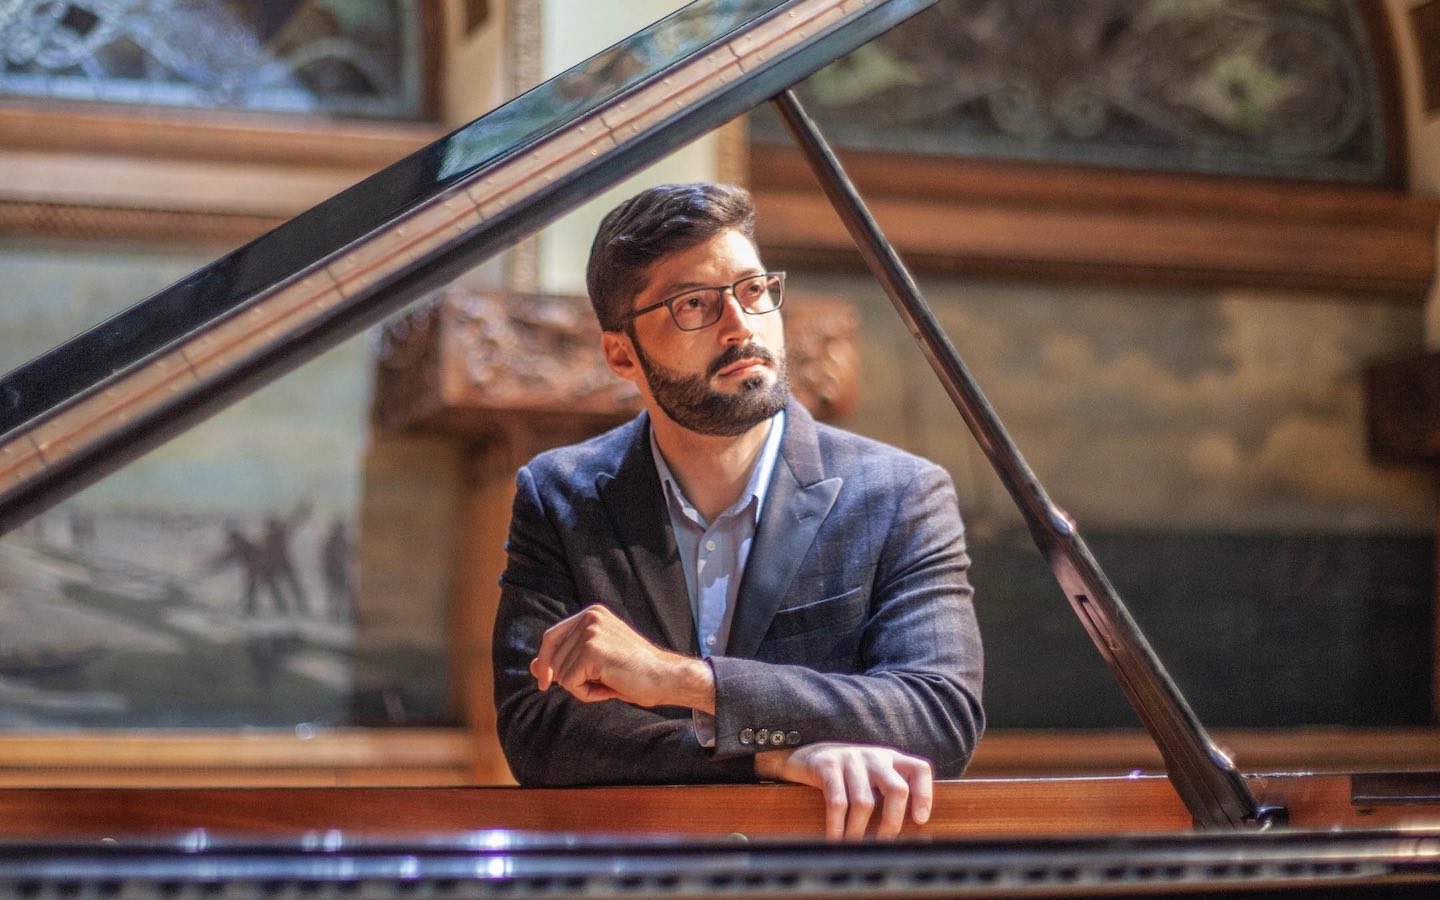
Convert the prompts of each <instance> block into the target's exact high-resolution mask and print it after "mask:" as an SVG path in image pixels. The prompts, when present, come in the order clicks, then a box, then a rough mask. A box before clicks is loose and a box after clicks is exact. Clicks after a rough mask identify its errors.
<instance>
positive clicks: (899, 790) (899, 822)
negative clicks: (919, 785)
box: [875, 766, 910, 840]
mask: <svg viewBox="0 0 1440 900" xmlns="http://www.w3.org/2000/svg"><path fill="white" fill-rule="evenodd" d="M897 768H898V766H897ZM875 786H876V787H878V788H879V789H880V793H881V795H882V796H883V797H884V798H885V803H884V806H883V807H881V810H880V824H879V826H878V827H877V828H876V830H875V836H876V837H878V838H880V839H881V840H893V839H894V838H895V837H897V836H898V835H899V834H900V829H901V827H902V826H904V824H905V808H906V807H907V806H908V805H909V804H910V783H909V782H908V781H906V780H905V779H904V777H902V776H901V775H900V773H899V772H897V771H896V769H895V768H886V769H882V770H880V771H879V772H877V773H876V775H875Z"/></svg>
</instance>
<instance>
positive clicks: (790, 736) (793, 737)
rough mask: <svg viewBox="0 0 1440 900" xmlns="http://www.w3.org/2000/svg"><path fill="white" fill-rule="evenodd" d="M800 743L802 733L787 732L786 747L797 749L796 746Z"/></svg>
mask: <svg viewBox="0 0 1440 900" xmlns="http://www.w3.org/2000/svg"><path fill="white" fill-rule="evenodd" d="M799 743H800V732H798V731H787V732H786V733H785V746H787V747H795V746H798V745H799Z"/></svg>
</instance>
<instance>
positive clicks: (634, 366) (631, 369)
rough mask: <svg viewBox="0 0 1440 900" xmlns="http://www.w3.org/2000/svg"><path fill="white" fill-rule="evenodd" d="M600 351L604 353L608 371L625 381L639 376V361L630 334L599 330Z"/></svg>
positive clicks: (633, 379)
mask: <svg viewBox="0 0 1440 900" xmlns="http://www.w3.org/2000/svg"><path fill="white" fill-rule="evenodd" d="M600 351H601V352H602V353H603V354H604V355H605V364H606V365H608V366H609V367H610V371H612V372H614V373H615V374H616V375H619V376H620V377H621V378H623V379H625V380H626V381H635V380H636V379H637V378H639V377H640V374H641V373H640V362H639V360H637V359H636V358H635V346H634V345H633V344H631V343H630V335H628V334H626V333H625V332H623V331H602V332H600Z"/></svg>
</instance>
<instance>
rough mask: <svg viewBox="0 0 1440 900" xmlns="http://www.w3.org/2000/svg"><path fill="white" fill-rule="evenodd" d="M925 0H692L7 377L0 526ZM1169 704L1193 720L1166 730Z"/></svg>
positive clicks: (1172, 741) (1196, 756) (1194, 735)
mask: <svg viewBox="0 0 1440 900" xmlns="http://www.w3.org/2000/svg"><path fill="white" fill-rule="evenodd" d="M932 2H934V0H784V2H773V0H772V2H764V0H699V2H696V3H692V4H691V5H690V6H687V7H685V8H684V9H682V10H680V11H679V12H677V13H675V14H674V15H672V16H670V17H668V18H666V19H664V20H662V21H660V22H658V23H656V24H655V25H653V26H651V27H650V28H647V29H645V30H644V31H641V32H639V33H637V34H636V35H634V36H632V37H631V38H629V39H627V40H626V41H624V42H621V43H620V44H617V45H615V46H614V47H612V48H610V49H609V50H606V51H604V52H602V53H600V54H598V55H596V56H595V57H593V58H591V59H590V60H588V61H586V62H584V63H581V64H580V65H578V66H576V67H574V68H572V69H570V70H569V71H567V72H565V73H563V74H561V75H559V76H557V77H555V78H553V79H551V80H550V81H548V82H546V83H545V84H543V85H541V86H539V87H537V88H535V89H534V90H532V91H530V92H528V93H526V94H524V95H522V96H521V97H519V98H517V99H515V100H513V101H511V102H510V103H507V104H506V105H504V106H502V107H500V108H498V109H496V110H495V111H493V112H491V113H489V114H487V115H485V116H483V117H482V118H480V119H477V120H476V121H475V122H473V123H471V124H470V125H467V126H465V127H463V128H461V129H459V130H457V131H455V132H453V133H452V134H450V135H448V136H446V137H445V138H442V139H441V140H439V141H436V142H435V143H434V144H432V145H430V146H428V147H426V148H425V149H423V150H421V151H419V152H417V153H415V154H413V155H412V156H410V157H408V158H406V159H404V160H402V161H400V162H398V163H396V164H394V165H392V166H390V167H389V168H387V169H385V170H383V171H381V172H379V173H377V174H376V175H374V176H372V177H370V178H368V179H366V180H365V181H363V182H361V183H360V184H358V185H356V186H355V187H353V188H350V189H348V190H346V191H344V192H342V193H341V194H339V195H337V196H335V197H334V198H332V199H330V200H328V201H326V202H324V203H322V204H320V205H319V206H317V207H315V208H314V209H311V210H310V211H308V212H306V213H304V214H302V215H300V216H298V217H297V218H295V219H293V220H292V221H290V222H288V223H286V224H285V225H282V226H281V227H279V228H277V229H275V230H274V231H272V232H270V233H268V234H266V235H264V236H263V237H261V238H259V239H257V240H256V241H254V242H252V243H250V244H249V245H247V246H245V247H243V248H241V249H239V250H237V251H235V252H233V253H231V254H229V255H228V256H225V257H224V258H222V259H220V260H218V261H217V262H215V263H213V264H212V265H210V266H207V267H205V268H203V269H201V270H199V271H197V272H195V273H193V274H192V275H190V276H188V277H187V278H185V279H183V280H181V281H180V282H177V283H176V284H174V285H172V286H171V287H169V288H167V289H165V290H163V291H161V292H159V293H157V294H155V295H153V296H152V297H150V298H148V299H146V300H144V301H142V302H140V303H138V304H136V305H135V306H133V307H130V308H129V309H127V310H125V311H124V312H122V313H120V314H119V315H116V316H114V317H113V318H111V319H109V320H107V321H105V322H104V323H102V324H100V325H98V326H96V327H94V328H92V329H90V330H89V331H86V332H84V333H82V334H80V335H79V336H77V337H76V338H74V339H72V340H71V341H69V342H67V343H65V344H63V345H61V346H60V347H58V348H56V349H54V350H52V351H50V352H49V353H47V354H44V355H43V356H40V357H38V358H37V359H35V360H33V361H32V362H30V363H28V364H26V365H24V366H22V367H20V368H18V369H16V370H15V371H13V372H11V373H10V374H8V375H6V376H5V377H4V378H3V379H0V532H3V531H5V530H8V529H10V528H13V527H15V526H16V525H18V524H20V523H21V522H23V521H25V520H26V519H27V518H29V517H31V516H33V515H35V514H37V513H38V512H40V511H42V510H44V509H45V508H47V507H49V506H51V505H53V504H55V503H57V502H59V501H60V500H61V499H63V498H64V497H66V496H68V495H69V494H71V493H74V492H75V491H77V490H79V489H80V488H82V487H84V486H85V485H87V484H89V483H91V482H93V481H95V480H97V479H98V478H100V477H101V476H103V475H104V474H106V473H108V472H109V471H112V470H113V469H115V468H117V467H119V466H120V465H122V464H123V463H124V462H126V461H128V460H130V459H133V458H134V457H136V456H138V455H139V454H141V453H143V452H145V451H146V450H148V449H150V448H152V447H153V446H155V445H157V444H158V443H160V442H162V441H163V440H165V439H166V438H167V437H169V436H171V435H173V434H175V433H178V432H179V431H181V430H183V429H184V428H186V427H188V426H190V425H192V424H194V423H196V422H198V421H199V420H200V419H202V418H204V417H205V416H206V415H208V414H210V413H213V412H216V411H218V410H219V409H220V408H222V407H223V406H224V405H226V404H227V403H229V402H231V401H233V400H235V399H238V398H239V397H241V396H243V395H244V394H246V393H248V392H250V391H253V390H255V389H257V388H258V387H260V386H261V385H263V384H264V383H266V382H268V381H269V380H272V379H274V378H275V377H278V376H279V375H281V374H283V373H285V372H286V371H289V370H290V369H293V368H295V367H296V366H298V365H300V364H301V363H302V362H304V361H305V360H307V359H309V358H311V357H313V356H315V355H317V354H319V353H320V352H322V351H324V350H326V349H328V348H329V347H331V346H333V345H335V344H337V343H339V342H340V341H342V340H344V339H345V338H347V337H350V336H352V335H354V334H356V333H358V332H359V331H361V330H363V329H364V328H366V327H368V326H370V325H372V324H374V323H376V322H378V321H380V320H381V319H383V318H384V317H386V316H387V315H390V314H392V313H394V312H396V311H397V310H399V309H401V308H402V307H403V306H405V305H406V304H407V303H409V302H410V301H412V300H415V299H416V298H418V297H419V296H421V295H422V294H424V293H426V292H428V291H430V290H432V289H434V288H437V287H439V286H441V285H443V284H445V283H447V282H448V281H449V280H451V279H453V278H454V277H456V276H458V275H459V274H461V273H462V272H464V271H465V270H467V269H469V268H472V267H474V266H475V265H477V264H478V263H480V262H481V261H483V260H484V259H485V258H487V257H489V256H491V255H493V254H495V253H497V252H499V251H500V250H502V249H503V248H505V247H506V246H508V245H510V244H511V243H513V242H515V241H517V240H519V239H520V238H522V237H524V236H526V235H527V234H529V233H531V232H533V231H535V230H537V229H538V228H540V227H542V226H543V225H545V224H547V223H548V222H550V221H552V220H554V219H556V218H558V217H559V216H561V215H562V214H564V213H565V212H567V211H569V210H570V209H572V208H574V207H575V206H577V205H579V204H580V203H582V202H583V201H585V200H586V199H587V198H589V197H591V196H593V195H594V194H596V193H598V192H600V191H602V190H603V189H605V188H608V187H609V186H611V185H613V184H615V183H616V182H618V181H620V180H621V179H623V178H625V177H626V176H628V175H630V174H632V173H633V172H635V171H636V170H638V169H640V168H641V167H643V166H645V165H647V164H648V163H650V162H652V161H654V160H656V159H658V158H659V157H661V156H663V155H665V154H667V153H668V152H670V151H671V150H673V149H675V148H677V147H679V146H681V145H683V144H685V143H687V142H688V141H690V140H692V139H694V138H696V137H698V136H700V135H702V134H704V133H705V132H707V131H709V130H712V129H713V128H715V127H717V126H719V125H721V124H723V123H724V122H726V121H728V120H730V119H732V118H734V117H735V116H738V115H740V114H742V113H744V112H745V111H747V110H749V109H750V108H752V107H754V106H756V105H758V104H759V103H762V102H764V101H766V100H767V99H769V98H771V97H774V96H776V95H778V94H781V93H782V92H783V91H785V90H786V89H787V88H788V87H789V86H791V85H792V84H794V83H795V82H797V81H799V80H801V79H802V78H804V77H806V76H807V75H809V74H811V73H812V72H814V71H816V70H818V69H819V68H821V67H822V66H824V65H825V64H827V63H829V62H830V61H832V60H834V59H836V58H838V57H839V56H841V55H843V54H845V53H848V52H849V51H851V50H853V49H854V48H856V47H858V46H860V45H862V44H864V43H865V42H867V41H868V40H870V39H872V38H873V37H875V36H877V35H878V34H880V33H882V32H884V31H885V30H887V29H889V28H890V27H892V26H894V25H895V24H898V23H899V22H900V21H903V20H904V19H906V18H908V17H910V16H912V15H914V14H915V13H917V12H919V11H921V10H923V9H925V8H926V7H928V6H929V5H930V4H931V3H932ZM842 174H843V173H842ZM821 177H822V181H824V180H826V178H825V176H824V174H823V173H822V174H821ZM832 180H833V179H832ZM882 240H883V239H882ZM942 380H944V376H943V374H942ZM996 426H997V427H998V422H997V423H996ZM1022 466H1023V463H1022ZM1022 512H1024V510H1022ZM1031 527H1032V530H1035V531H1036V539H1037V542H1038V543H1040V544H1041V549H1042V552H1045V553H1046V554H1047V558H1049V557H1051V556H1053V553H1054V551H1055V549H1056V544H1057V539H1056V538H1055V533H1056V532H1055V531H1054V529H1055V528H1057V527H1058V528H1059V529H1060V530H1061V531H1062V532H1064V534H1063V535H1062V536H1061V538H1060V539H1058V543H1059V544H1065V545H1070V544H1072V543H1073V542H1072V541H1071V537H1070V535H1071V532H1073V528H1071V527H1070V526H1069V524H1068V523H1065V522H1058V523H1057V522H1041V523H1037V522H1035V521H1033V520H1032V521H1031ZM1047 529H1049V531H1047ZM1047 534H1048V535H1049V537H1048V538H1047V536H1046V535H1047ZM1076 539H1077V540H1078V536H1076ZM1047 540H1048V541H1049V544H1048V545H1047ZM1079 551H1081V552H1085V551H1084V549H1083V545H1080V547H1079ZM1085 553H1086V555H1088V552H1085ZM1052 563H1053V560H1052ZM1072 568H1073V567H1072ZM1097 571H1098V570H1097ZM1102 578H1103V576H1102ZM1062 588H1064V589H1065V590H1066V591H1067V594H1069V593H1074V590H1073V588H1072V586H1070V585H1066V584H1064V579H1063V578H1062ZM1116 600H1117V602H1118V598H1116ZM1121 612H1122V613H1123V607H1121ZM1089 627H1090V626H1089V625H1088V624H1087V628H1089ZM1091 630H1092V638H1094V639H1095V641H1096V643H1097V646H1099V647H1100V649H1101V652H1102V655H1104V656H1106V658H1107V661H1108V662H1110V663H1111V666H1112V669H1115V670H1116V674H1117V677H1119V679H1120V681H1121V682H1122V687H1123V688H1124V689H1125V691H1126V694H1127V696H1128V697H1129V698H1130V699H1131V702H1132V704H1134V705H1136V707H1137V712H1139V713H1140V715H1141V719H1142V721H1144V722H1145V723H1146V725H1147V727H1148V728H1150V730H1151V734H1152V736H1153V737H1155V738H1156V740H1157V743H1159V744H1161V747H1162V753H1163V754H1164V756H1165V757H1166V759H1167V763H1168V764H1171V765H1172V769H1173V763H1174V761H1175V759H1176V758H1177V754H1178V755H1179V757H1180V758H1182V759H1183V760H1184V761H1185V763H1184V764H1185V767H1186V768H1187V769H1188V771H1187V772H1186V773H1185V775H1184V777H1177V776H1176V773H1175V772H1174V771H1173V770H1172V773H1171V774H1172V780H1173V781H1175V782H1176V787H1177V791H1178V792H1179V793H1180V794H1181V796H1182V799H1184V800H1185V802H1186V805H1187V807H1188V808H1189V809H1190V811H1191V813H1192V815H1193V816H1194V818H1195V820H1196V821H1197V823H1199V824H1202V825H1206V826H1209V827H1226V826H1236V825H1240V824H1244V822H1242V821H1241V820H1248V819H1252V818H1253V817H1254V813H1255V803H1254V799H1253V797H1249V796H1248V794H1247V792H1246V789H1245V785H1244V779H1243V778H1241V777H1240V776H1239V775H1238V773H1236V772H1235V771H1234V770H1233V768H1232V767H1230V765H1229V761H1228V760H1225V759H1224V758H1223V756H1222V755H1221V754H1219V753H1218V751H1216V750H1215V749H1214V746H1213V744H1211V743H1210V741H1209V739H1208V737H1207V736H1206V735H1205V734H1204V732H1203V729H1200V728H1199V723H1198V722H1197V721H1193V720H1194V717H1193V714H1191V713H1190V712H1189V709H1188V707H1187V706H1185V704H1184V700H1183V698H1182V697H1180V695H1179V693H1178V690H1177V689H1175V688H1174V687H1173V683H1171V682H1170V681H1169V677H1168V675H1166V674H1165V672H1164V669H1163V666H1161V665H1160V663H1159V660H1158V659H1156V658H1154V655H1153V651H1151V650H1150V649H1149V647H1148V645H1146V644H1145V643H1144V640H1143V637H1141V638H1140V641H1139V644H1140V646H1139V647H1127V648H1126V649H1125V652H1124V653H1123V654H1116V653H1113V652H1111V651H1112V650H1113V648H1109V649H1107V646H1106V643H1107V642H1109V641H1112V640H1118V641H1120V642H1121V643H1124V642H1126V641H1130V640H1131V636H1130V635H1128V634H1120V635H1119V636H1118V637H1117V636H1115V635H1112V634H1102V633H1097V632H1096V631H1095V630H1094V629H1091ZM1135 635H1136V636H1138V631H1136V632H1135ZM1117 656H1121V657H1123V658H1124V659H1126V660H1131V661H1133V662H1130V663H1126V664H1125V665H1127V666H1129V668H1127V669H1125V670H1124V671H1121V670H1120V669H1118V668H1116V657H1117ZM1136 680H1139V681H1141V682H1144V684H1143V685H1142V686H1141V687H1140V688H1138V689H1136V688H1134V687H1133V685H1132V683H1133V682H1135V681H1136ZM1157 680H1158V682H1157ZM1156 683H1159V684H1160V685H1161V687H1162V688H1163V689H1161V690H1156V689H1155V688H1154V685H1155V684H1156ZM1137 696H1138V697H1139V698H1140V699H1138V700H1137ZM1156 698H1158V699H1156ZM1177 702H1178V704H1179V707H1180V708H1179V709H1178V711H1177V710H1175V709H1168V710H1167V709H1165V708H1164V707H1165V706H1166V704H1170V705H1171V706H1173V705H1174V704H1175V703H1177ZM1156 704H1158V707H1160V710H1159V713H1158V715H1160V716H1161V717H1162V718H1165V719H1166V720H1167V721H1171V722H1172V723H1173V722H1179V723H1180V724H1181V725H1183V726H1184V727H1181V728H1178V729H1177V728H1176V727H1173V725H1167V726H1164V727H1161V728H1157V727H1156V726H1155V724H1154V719H1155V717H1156V715H1157V714H1156V712H1155V710H1154V709H1150V708H1148V707H1150V706H1152V705H1156ZM1191 725H1193V726H1194V728H1193V729H1192V728H1190V726H1191ZM1177 731H1178V732H1180V733H1178V734H1177ZM1212 764H1213V765H1214V766H1216V767H1217V768H1216V771H1215V773H1214V774H1213V776H1209V775H1200V774H1197V773H1198V772H1199V771H1200V770H1202V769H1207V768H1208V767H1210V766H1211V765H1212ZM1197 780H1198V781H1207V780H1208V781H1211V782H1213V783H1214V784H1218V785H1220V786H1221V788H1222V789H1224V790H1229V788H1230V787H1232V786H1233V788H1234V789H1235V790H1236V791H1237V792H1238V794H1237V795H1235V796H1231V797H1229V798H1223V797H1222V798H1220V799H1218V800H1217V799H1216V798H1215V797H1214V796H1211V795H1210V789H1209V788H1208V787H1204V786H1201V787H1193V786H1187V785H1194V784H1195V783H1196V782H1197Z"/></svg>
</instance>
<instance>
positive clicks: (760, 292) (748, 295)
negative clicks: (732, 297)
mask: <svg viewBox="0 0 1440 900" xmlns="http://www.w3.org/2000/svg"><path fill="white" fill-rule="evenodd" d="M740 293H741V295H742V296H743V297H744V298H745V299H746V300H758V299H760V298H761V297H763V296H765V283H764V282H763V281H751V282H749V283H747V284H743V285H741V286H740Z"/></svg>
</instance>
